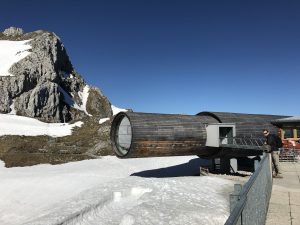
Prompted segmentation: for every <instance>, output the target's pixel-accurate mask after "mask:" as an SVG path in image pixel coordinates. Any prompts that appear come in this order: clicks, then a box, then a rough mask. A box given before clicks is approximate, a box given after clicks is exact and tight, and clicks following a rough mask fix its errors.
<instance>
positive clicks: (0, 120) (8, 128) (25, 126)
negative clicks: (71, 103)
mask: <svg viewBox="0 0 300 225" xmlns="http://www.w3.org/2000/svg"><path fill="white" fill-rule="evenodd" d="M82 124H83V122H81V121H78V122H76V123H74V124H67V123H44V122H41V121H39V120H37V119H33V118H29V117H24V116H16V115H10V114H0V127H1V129H0V136H3V135H24V136H38V135H48V136H52V137H63V136H67V135H71V134H72V129H73V128H74V127H81V126H82Z"/></svg>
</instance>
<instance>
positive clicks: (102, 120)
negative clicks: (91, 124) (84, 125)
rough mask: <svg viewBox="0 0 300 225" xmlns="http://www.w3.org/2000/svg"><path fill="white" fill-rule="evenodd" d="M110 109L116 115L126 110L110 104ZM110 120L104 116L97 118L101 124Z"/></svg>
mask: <svg viewBox="0 0 300 225" xmlns="http://www.w3.org/2000/svg"><path fill="white" fill-rule="evenodd" d="M111 110H112V111H113V116H115V115H117V114H118V113H119V112H126V111H127V109H121V108H118V107H116V106H114V105H111ZM108 120H110V118H108V117H106V118H102V119H100V120H99V124H102V123H104V122H106V121H108Z"/></svg>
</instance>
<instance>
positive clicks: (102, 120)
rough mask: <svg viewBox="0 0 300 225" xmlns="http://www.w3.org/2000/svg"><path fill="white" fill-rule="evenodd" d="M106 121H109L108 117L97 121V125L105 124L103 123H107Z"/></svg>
mask: <svg viewBox="0 0 300 225" xmlns="http://www.w3.org/2000/svg"><path fill="white" fill-rule="evenodd" d="M108 120H109V118H108V117H106V118H102V119H100V120H99V124H102V123H105V122H106V121H108Z"/></svg>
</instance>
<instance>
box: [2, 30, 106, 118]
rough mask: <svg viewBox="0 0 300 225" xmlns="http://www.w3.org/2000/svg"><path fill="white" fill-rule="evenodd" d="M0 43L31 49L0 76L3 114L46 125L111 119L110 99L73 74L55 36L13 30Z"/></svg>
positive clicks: (71, 66)
mask: <svg viewBox="0 0 300 225" xmlns="http://www.w3.org/2000/svg"><path fill="white" fill-rule="evenodd" d="M0 40H6V41H11V42H7V43H9V44H11V43H17V42H18V43H19V42H20V41H23V43H24V45H28V47H27V49H26V50H23V51H19V52H17V53H16V55H17V54H22V53H24V52H25V51H26V52H27V56H26V57H24V58H22V59H21V60H19V61H17V62H15V63H14V64H12V65H11V67H10V68H9V70H8V72H7V73H6V74H0V113H11V112H15V113H16V114H17V115H22V116H27V117H35V118H38V119H40V120H42V121H45V122H69V121H72V120H75V119H82V118H84V117H86V116H89V115H98V116H99V117H101V118H103V117H111V116H112V111H111V106H110V102H109V101H108V99H107V98H106V97H105V96H104V95H103V94H102V93H101V91H100V90H99V89H98V88H91V87H89V86H88V85H87V84H86V82H85V81H84V79H83V78H82V77H81V76H80V75H79V74H78V73H77V72H76V71H75V70H74V68H73V65H72V63H71V61H70V59H69V56H68V54H67V52H66V49H65V47H64V45H63V44H62V42H61V40H60V38H59V37H58V36H57V35H56V34H54V33H52V32H48V31H42V30H39V31H35V32H30V33H24V31H23V30H22V29H20V28H14V27H11V28H8V29H6V30H5V31H4V32H3V33H0ZM24 41H26V42H24ZM0 66H1V65H0ZM2 73H3V72H2Z"/></svg>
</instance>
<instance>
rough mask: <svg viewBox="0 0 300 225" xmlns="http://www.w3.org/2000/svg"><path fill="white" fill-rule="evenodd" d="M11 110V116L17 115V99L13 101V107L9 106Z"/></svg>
mask: <svg viewBox="0 0 300 225" xmlns="http://www.w3.org/2000/svg"><path fill="white" fill-rule="evenodd" d="M9 108H10V113H9V114H10V115H16V109H15V99H13V100H12V103H11V105H10V106H9Z"/></svg>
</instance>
